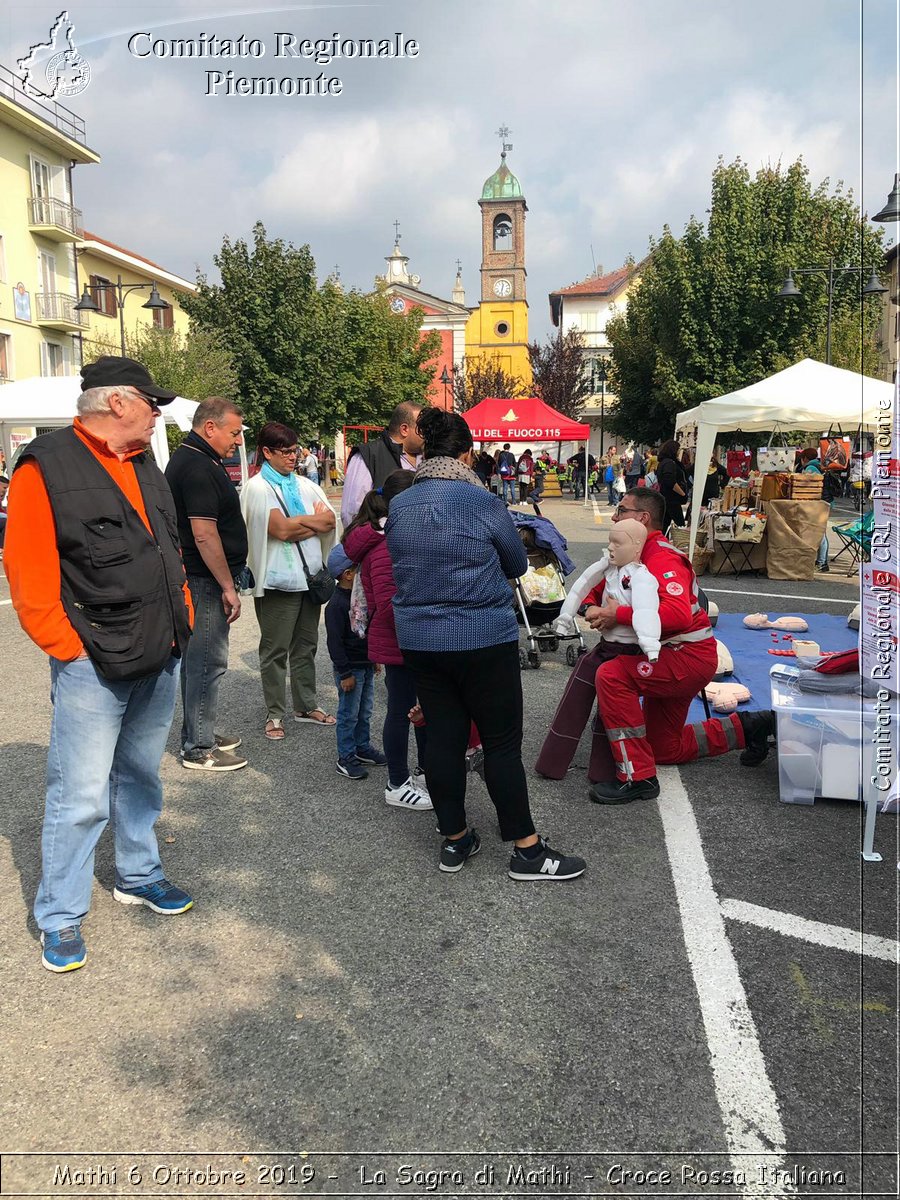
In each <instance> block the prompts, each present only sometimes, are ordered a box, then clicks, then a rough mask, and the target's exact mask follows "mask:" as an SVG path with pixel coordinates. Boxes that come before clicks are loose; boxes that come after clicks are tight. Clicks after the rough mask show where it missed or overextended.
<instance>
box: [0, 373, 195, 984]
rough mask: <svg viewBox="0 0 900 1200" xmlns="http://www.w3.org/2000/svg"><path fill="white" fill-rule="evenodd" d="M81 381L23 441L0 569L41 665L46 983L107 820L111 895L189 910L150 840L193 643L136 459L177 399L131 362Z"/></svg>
mask: <svg viewBox="0 0 900 1200" xmlns="http://www.w3.org/2000/svg"><path fill="white" fill-rule="evenodd" d="M81 378H82V393H81V395H80V396H79V398H78V404H77V407H78V416H77V417H76V418H75V422H74V424H73V425H71V426H69V427H68V428H66V429H59V430H55V431H54V432H52V433H46V434H43V435H41V436H40V437H38V438H35V439H34V440H33V441H32V442H29V444H28V445H27V446H26V448H25V450H24V452H23V453H22V455H21V457H20V459H19V462H18V464H17V467H16V471H15V473H14V475H13V479H12V485H11V487H10V496H9V523H8V527H7V534H6V552H5V557H4V567H5V569H6V574H7V576H8V578H9V585H10V591H11V593H12V600H13V604H14V605H15V608H16V612H17V614H18V617H19V621H20V623H21V625H22V628H23V629H24V630H25V632H26V633H27V634H28V636H29V637H30V638H31V639H32V641H33V642H35V643H36V644H37V645H38V646H39V647H40V648H41V649H42V650H43V651H44V653H45V654H47V655H48V656H49V658H50V697H51V701H52V704H53V717H52V723H51V728H50V750H49V755H48V763H47V792H46V803H45V810H44V827H43V835H42V872H41V881H40V884H39V886H38V893H37V897H36V899H35V905H34V915H35V920H36V921H37V924H38V927H39V929H40V930H41V943H42V946H43V956H42V962H43V965H44V966H45V967H46V968H47V969H48V970H50V971H54V972H57V973H59V972H65V971H74V970H76V969H77V968H78V967H82V966H84V963H85V959H86V957H87V951H86V949H85V944H84V939H83V938H82V936H81V923H82V921H83V920H84V918H85V916H86V915H87V912H88V909H89V908H90V902H91V887H92V884H93V875H94V851H95V848H96V845H97V842H98V840H99V838H100V835H101V833H102V832H103V829H104V827H105V826H106V824H107V822H108V821H109V820H110V817H113V818H114V838H115V869H116V882H115V889H114V891H113V896H114V897H115V899H116V900H119V901H121V902H122V903H123V904H136V905H145V906H146V907H148V908H150V909H152V910H153V911H154V912H157V913H163V914H165V915H172V914H175V913H182V912H185V911H186V910H187V909H189V908H190V907H191V906H192V904H193V900H192V899H191V897H190V896H189V895H188V894H187V893H186V892H183V891H182V890H181V889H180V888H177V887H174V886H173V885H172V884H171V883H169V882H168V880H167V879H166V878H165V874H164V872H163V868H162V865H161V863H160V859H159V847H158V845H157V840H156V834H155V832H154V826H155V824H156V821H157V818H158V817H159V815H160V813H161V811H162V785H161V783H160V779H159V764H160V759H161V758H162V754H163V750H164V749H165V744H166V738H167V737H168V734H169V729H170V727H171V724H172V716H173V713H174V710H175V690H176V686H177V681H178V666H179V660H180V658H181V656H182V655H183V654H184V652H185V649H186V647H187V645H188V642H189V639H190V633H191V628H190V621H191V610H190V596H189V593H188V591H187V585H186V582H185V576H184V567H183V566H182V562H181V554H180V551H179V546H178V533H177V528H176V523H175V506H174V504H173V502H172V493H171V492H170V491H169V487H168V484H167V483H166V481H165V478H164V477H163V475H162V473H161V471H159V469H158V468H157V467H156V466H155V464H154V463H153V460H152V458H151V457H150V456H149V455H148V454H147V453H146V451H147V447H148V446H149V445H150V439H151V436H152V434H153V427H154V424H155V422H156V418H157V417H158V416H159V411H160V406H161V405H165V404H169V403H170V402H171V401H172V400H174V399H175V393H174V392H170V391H167V390H166V389H165V388H161V387H158V386H157V385H156V384H155V383H154V382H153V379H152V378H151V376H150V374H149V372H148V371H147V370H146V369H145V368H144V367H143V366H141V364H140V363H137V362H135V361H134V360H133V359H130V358H117V357H111V356H106V357H103V358H100V359H98V360H97V361H96V362H94V363H90V364H89V365H87V366H85V367H84V368H83V369H82V372H81Z"/></svg>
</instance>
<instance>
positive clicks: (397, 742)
mask: <svg viewBox="0 0 900 1200" xmlns="http://www.w3.org/2000/svg"><path fill="white" fill-rule="evenodd" d="M384 681H385V683H386V685H387V715H386V716H385V718H384V728H383V729H382V731H381V740H382V744H383V746H384V753H385V755H386V756H387V760H388V782H389V783H390V785H391V787H399V786H400V784H401V783H406V781H407V779H409V710H410V709H411V708H412V707H413V706H414V705H415V703H416V681H415V679H413V675H412V672H411V671H410V670H409V669H408V668H407V667H400V666H396V667H392V666H386V667H385V668H384ZM413 728H414V729H415V731H416V749H417V750H418V754H419V761H418V764H417V765H418V766H420V767H423V768H424V766H425V742H426V737H425V730H424V728H423V727H421V726H419V725H414V726H413Z"/></svg>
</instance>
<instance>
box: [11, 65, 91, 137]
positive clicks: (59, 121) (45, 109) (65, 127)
mask: <svg viewBox="0 0 900 1200" xmlns="http://www.w3.org/2000/svg"><path fill="white" fill-rule="evenodd" d="M0 96H6V98H7V99H8V100H13V101H14V102H15V103H16V104H19V105H21V107H22V108H25V109H29V110H30V111H31V112H33V113H34V114H35V115H36V116H39V117H40V118H41V119H42V120H44V121H47V122H48V124H50V125H52V126H53V127H54V128H55V129H58V130H59V132H60V133H62V134H64V135H65V136H66V137H68V138H71V139H72V141H74V142H80V143H81V144H82V146H84V145H86V142H85V131H84V121H83V120H82V119H81V117H79V116H77V115H76V114H75V113H73V112H72V110H71V109H69V108H66V106H65V105H64V104H57V102H56V101H55V100H48V101H47V102H46V103H43V102H42V101H41V100H39V99H37V98H36V97H34V96H31V95H29V93H28V92H26V91H25V88H24V86H23V84H22V80H21V79H20V78H19V77H18V76H17V75H14V74H13V73H12V71H10V70H9V68H8V67H4V66H2V65H0Z"/></svg>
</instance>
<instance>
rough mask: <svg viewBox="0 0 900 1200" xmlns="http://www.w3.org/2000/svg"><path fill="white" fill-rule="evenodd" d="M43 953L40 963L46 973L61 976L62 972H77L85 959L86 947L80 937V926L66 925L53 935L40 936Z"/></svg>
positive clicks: (43, 934) (44, 934)
mask: <svg viewBox="0 0 900 1200" xmlns="http://www.w3.org/2000/svg"><path fill="white" fill-rule="evenodd" d="M41 945H42V946H43V947H44V952H43V954H42V955H41V962H42V963H43V965H44V966H45V967H46V968H47V970H48V971H55V972H56V974H57V975H61V974H62V972H63V971H77V970H78V968H79V967H83V966H84V964H85V961H86V959H87V947H86V946H85V944H84V938H83V937H82V936H81V926H80V925H67V926H66V927H65V928H64V929H56V930H54V932H53V933H42V934H41Z"/></svg>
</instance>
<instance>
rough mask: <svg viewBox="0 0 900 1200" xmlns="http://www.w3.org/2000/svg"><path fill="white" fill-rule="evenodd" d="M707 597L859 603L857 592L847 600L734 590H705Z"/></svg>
mask: <svg viewBox="0 0 900 1200" xmlns="http://www.w3.org/2000/svg"><path fill="white" fill-rule="evenodd" d="M700 586H701V587H703V576H702V575H701V576H700ZM703 590H704V592H705V593H706V594H707V596H745V597H747V596H752V597H753V599H754V600H755V599H756V597H757V596H762V597H766V596H771V597H772V599H773V600H815V602H816V603H817V604H849V605H850V607H851V608H852V607H853V605H854V604H856V603H857V602H858V598H857V595H856V593H855V592H850V593H849V594H848V596H847V599H846V600H832V599H831V598H830V597H829V596H796V595H794V594H793V593H792V592H741V591H736V590H734V589H732V588H708V587H705V588H703Z"/></svg>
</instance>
